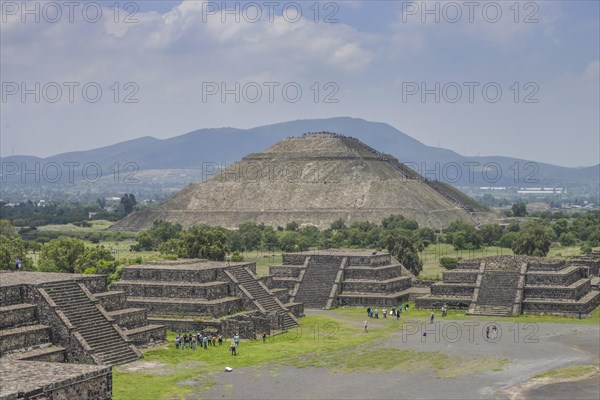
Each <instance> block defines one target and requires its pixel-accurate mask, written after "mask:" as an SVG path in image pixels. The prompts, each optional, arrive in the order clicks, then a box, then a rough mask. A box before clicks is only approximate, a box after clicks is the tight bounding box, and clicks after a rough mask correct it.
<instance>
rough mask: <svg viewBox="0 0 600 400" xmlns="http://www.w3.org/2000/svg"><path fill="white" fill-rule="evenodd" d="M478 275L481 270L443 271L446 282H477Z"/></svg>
mask: <svg viewBox="0 0 600 400" xmlns="http://www.w3.org/2000/svg"><path fill="white" fill-rule="evenodd" d="M477 275H479V272H478V271H472V270H466V271H462V270H453V271H445V272H443V273H442V276H443V279H444V282H448V283H475V282H476V281H477Z"/></svg>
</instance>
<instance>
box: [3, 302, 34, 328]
mask: <svg viewBox="0 0 600 400" xmlns="http://www.w3.org/2000/svg"><path fill="white" fill-rule="evenodd" d="M36 310H37V307H36V306H35V305H33V304H14V305H11V306H4V307H0V329H4V328H17V327H19V326H25V325H31V324H33V323H34V322H35V316H36Z"/></svg>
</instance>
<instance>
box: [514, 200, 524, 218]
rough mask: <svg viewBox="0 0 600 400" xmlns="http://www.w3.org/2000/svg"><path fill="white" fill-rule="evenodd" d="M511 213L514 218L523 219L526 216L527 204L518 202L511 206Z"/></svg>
mask: <svg viewBox="0 0 600 400" xmlns="http://www.w3.org/2000/svg"><path fill="white" fill-rule="evenodd" d="M511 211H512V213H513V215H514V216H515V217H524V216H525V215H527V204H525V203H523V202H518V203H515V204H513V205H512V207H511Z"/></svg>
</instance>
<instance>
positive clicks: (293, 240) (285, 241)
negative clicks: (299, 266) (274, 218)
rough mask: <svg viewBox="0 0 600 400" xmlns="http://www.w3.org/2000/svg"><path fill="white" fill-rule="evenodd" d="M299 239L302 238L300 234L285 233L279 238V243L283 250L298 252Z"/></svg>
mask: <svg viewBox="0 0 600 400" xmlns="http://www.w3.org/2000/svg"><path fill="white" fill-rule="evenodd" d="M299 238H300V235H299V234H298V232H294V231H283V232H282V233H281V235H280V237H279V243H280V244H281V250H283V251H297V250H298V239H299Z"/></svg>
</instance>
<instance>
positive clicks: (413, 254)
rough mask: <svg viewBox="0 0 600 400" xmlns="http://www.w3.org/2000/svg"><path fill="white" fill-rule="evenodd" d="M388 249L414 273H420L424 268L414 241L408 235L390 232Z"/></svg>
mask: <svg viewBox="0 0 600 400" xmlns="http://www.w3.org/2000/svg"><path fill="white" fill-rule="evenodd" d="M387 249H388V251H389V252H390V254H391V255H392V256H394V257H395V258H396V260H398V261H399V262H400V263H401V264H402V265H404V267H405V268H406V269H408V270H409V271H410V272H411V273H413V274H414V275H419V273H420V272H421V271H422V270H423V261H421V259H420V258H419V255H418V254H417V249H416V247H415V245H414V243H413V242H412V241H411V240H410V239H409V238H407V237H406V236H401V235H398V234H394V233H391V234H389V236H388V238H387Z"/></svg>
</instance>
